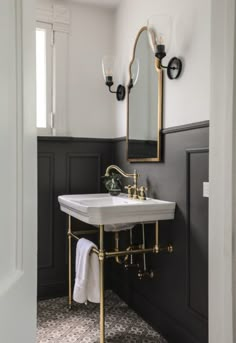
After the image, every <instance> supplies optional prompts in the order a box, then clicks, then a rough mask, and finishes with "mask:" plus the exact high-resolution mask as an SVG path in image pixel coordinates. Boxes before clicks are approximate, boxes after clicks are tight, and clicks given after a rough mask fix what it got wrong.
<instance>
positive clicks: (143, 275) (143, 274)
mask: <svg viewBox="0 0 236 343" xmlns="http://www.w3.org/2000/svg"><path fill="white" fill-rule="evenodd" d="M154 276H155V274H154V271H153V270H150V271H147V270H146V271H143V270H141V269H140V270H139V271H138V278H139V280H142V279H144V278H150V279H153V278H154Z"/></svg>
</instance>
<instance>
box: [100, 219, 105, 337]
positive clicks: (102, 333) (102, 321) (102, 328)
mask: <svg viewBox="0 0 236 343" xmlns="http://www.w3.org/2000/svg"><path fill="white" fill-rule="evenodd" d="M104 259H105V251H104V225H100V226H99V278H100V343H105V301H104Z"/></svg>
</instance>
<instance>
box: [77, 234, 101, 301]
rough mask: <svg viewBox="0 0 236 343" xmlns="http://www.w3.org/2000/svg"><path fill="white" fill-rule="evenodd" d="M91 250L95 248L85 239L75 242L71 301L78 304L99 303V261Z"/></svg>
mask: <svg viewBox="0 0 236 343" xmlns="http://www.w3.org/2000/svg"><path fill="white" fill-rule="evenodd" d="M92 248H97V247H96V245H95V244H94V243H93V242H91V241H89V240H87V239H85V238H81V239H79V241H78V242H77V246H76V261H75V274H76V275H75V286H74V292H73V299H74V300H75V301H76V302H78V303H86V302H87V300H89V301H91V302H95V303H99V302H100V292H99V290H100V286H99V261H98V256H97V254H96V253H94V252H91V250H92Z"/></svg>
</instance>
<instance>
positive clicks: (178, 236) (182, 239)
mask: <svg viewBox="0 0 236 343" xmlns="http://www.w3.org/2000/svg"><path fill="white" fill-rule="evenodd" d="M208 125H209V123H208V122H203V123H200V124H199V123H197V124H196V125H188V126H184V127H176V128H174V129H168V130H164V132H163V153H164V161H163V162H161V163H128V162H127V161H126V149H125V141H124V140H123V139H119V140H108V139H104V140H96V139H73V138H60V137H57V138H39V141H38V151H39V278H38V286H39V287H38V290H39V292H38V293H39V296H40V297H44V296H56V295H63V294H65V292H66V288H67V286H66V284H67V268H66V256H67V246H66V216H65V215H64V214H63V213H62V212H61V211H60V210H59V206H58V202H57V196H58V195H60V194H68V193H96V192H101V191H104V188H103V185H102V183H101V179H100V176H101V175H103V174H104V172H105V169H106V167H107V166H108V165H109V164H111V163H115V164H117V165H118V166H120V167H121V168H122V169H124V170H125V171H126V172H128V171H129V172H132V171H133V169H137V171H138V173H139V174H140V178H139V181H138V182H139V185H146V186H147V187H148V195H149V196H150V197H154V198H160V199H163V200H170V201H176V204H177V205H176V214H175V219H174V220H173V221H163V222H161V224H160V243H161V244H167V243H169V242H171V243H172V244H173V245H174V252H173V254H172V255H170V254H158V255H149V256H148V258H147V263H148V266H149V267H150V268H152V269H153V270H154V272H155V277H154V279H151V280H150V279H144V280H142V281H140V280H139V279H138V277H137V271H136V270H132V271H129V272H127V271H125V270H124V268H123V267H122V266H120V265H117V264H116V263H114V262H113V261H112V260H109V263H107V268H108V269H107V272H108V273H107V274H108V275H109V278H110V280H109V281H110V285H111V287H112V288H113V290H115V291H116V292H117V293H118V294H119V295H120V296H121V297H122V298H123V299H124V300H125V301H126V302H127V303H129V305H130V306H131V307H132V308H134V309H135V310H136V311H137V312H138V313H139V314H140V315H141V316H142V317H143V318H144V319H145V320H147V321H148V322H149V323H150V324H151V325H152V326H153V327H154V328H156V329H158V330H159V331H160V332H161V333H162V334H163V335H164V336H165V337H166V338H167V339H168V342H170V343H172V342H174V343H175V342H176V343H207V342H208V321H207V312H208V306H207V304H208V199H207V198H203V196H202V195H203V194H202V192H203V182H204V181H208V157H209V156H208V155H209V153H208V140H209V128H208ZM123 181H124V183H126V182H130V180H123ZM75 225H76V223H75ZM80 225H83V224H80ZM138 231H139V228H137V233H138ZM127 234H128V233H124V234H122V237H123V239H124V240H127V237H126V235H127ZM107 236H108V239H110V237H111V235H107ZM153 237H154V228H153V227H152V226H150V227H149V229H148V234H147V244H148V245H150V244H152V241H153Z"/></svg>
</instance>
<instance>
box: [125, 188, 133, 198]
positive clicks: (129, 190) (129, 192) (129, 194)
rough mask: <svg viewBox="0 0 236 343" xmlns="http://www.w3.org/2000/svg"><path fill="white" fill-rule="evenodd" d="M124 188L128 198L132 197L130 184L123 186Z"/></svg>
mask: <svg viewBox="0 0 236 343" xmlns="http://www.w3.org/2000/svg"><path fill="white" fill-rule="evenodd" d="M125 189H128V198H132V186H131V185H128V186H125Z"/></svg>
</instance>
